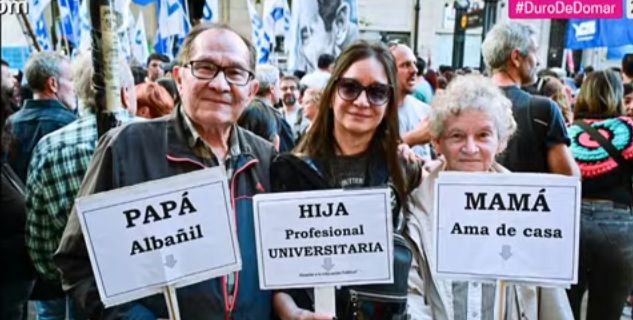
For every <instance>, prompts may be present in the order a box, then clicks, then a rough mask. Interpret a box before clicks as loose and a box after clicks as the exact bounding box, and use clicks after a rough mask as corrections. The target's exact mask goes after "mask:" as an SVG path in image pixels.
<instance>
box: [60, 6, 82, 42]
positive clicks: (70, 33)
mask: <svg viewBox="0 0 633 320" xmlns="http://www.w3.org/2000/svg"><path fill="white" fill-rule="evenodd" d="M84 1H86V0H84ZM57 3H58V4H59V18H60V19H61V34H62V36H63V37H66V39H68V41H70V42H72V43H73V44H78V41H79V33H80V30H79V29H80V23H81V22H80V14H79V1H78V0H59V1H58V2H57Z"/></svg>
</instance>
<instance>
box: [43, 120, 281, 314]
mask: <svg viewBox="0 0 633 320" xmlns="http://www.w3.org/2000/svg"><path fill="white" fill-rule="evenodd" d="M180 114H181V112H179V110H176V111H174V112H173V113H172V114H171V115H169V116H166V117H163V118H159V119H155V120H151V121H146V122H136V123H130V124H128V125H125V126H123V127H121V128H118V129H115V130H111V131H110V132H108V133H107V134H106V135H105V136H104V137H103V138H102V139H101V141H100V142H99V146H98V148H97V150H96V151H95V155H94V158H93V160H92V162H91V164H90V167H89V169H88V172H87V174H86V177H85V178H84V181H83V185H82V187H81V190H80V191H79V196H82V195H86V194H92V193H97V192H101V191H106V190H111V189H116V188H120V187H124V186H130V185H134V184H138V183H141V182H145V181H150V180H156V179H161V178H165V177H169V176H174V175H178V174H182V173H187V172H191V171H194V170H201V169H203V168H204V166H203V165H202V163H203V161H202V159H200V158H199V157H197V156H196V155H194V153H193V151H192V150H191V149H190V148H189V145H188V143H187V138H186V135H185V128H184V127H183V125H184V122H183V119H178V118H177V117H181V115H180ZM234 132H236V133H237V135H238V139H239V143H240V148H241V154H240V155H239V156H238V157H237V158H238V159H236V161H235V162H234V163H235V166H234V174H233V177H231V181H230V188H231V204H232V206H233V209H234V210H235V212H236V219H237V234H238V238H239V244H240V251H241V255H242V270H241V271H240V272H239V288H238V289H236V290H235V291H234V292H237V303H236V307H235V309H234V311H233V313H232V314H231V316H232V317H233V318H234V319H268V318H269V317H270V314H271V304H272V302H271V293H270V292H269V291H262V290H260V289H259V283H258V274H257V260H256V256H257V255H256V249H255V231H254V224H253V206H252V196H253V195H255V194H256V193H259V192H264V191H265V190H268V187H269V178H268V177H269V165H270V162H271V160H272V157H273V156H274V155H275V151H274V150H273V146H272V145H271V144H270V143H268V142H266V141H265V140H263V139H261V138H259V137H257V136H255V135H254V134H252V133H251V132H248V131H246V130H243V129H241V128H239V127H238V128H236V131H234ZM212 258H213V257H209V259H212ZM54 261H55V263H56V264H57V266H58V267H59V268H60V270H61V273H62V282H63V286H64V290H66V291H69V292H70V293H71V294H72V295H73V296H74V298H75V299H76V301H77V302H78V304H79V306H80V307H81V308H82V309H84V311H85V312H86V315H88V316H89V317H90V318H94V319H118V318H129V317H133V316H137V315H143V316H141V317H139V318H140V319H153V318H156V317H158V318H168V311H167V309H166V306H165V298H164V297H163V296H162V295H155V296H151V297H148V298H144V299H140V300H136V301H134V302H131V303H127V304H124V305H120V306H116V307H113V308H108V309H105V310H104V309H103V306H102V304H101V303H100V302H99V295H98V291H97V287H96V284H95V280H94V275H93V273H92V269H91V267H90V260H89V258H88V253H87V251H86V246H85V243H84V239H83V236H82V233H81V228H80V225H79V220H78V218H77V213H76V211H75V210H74V209H73V212H72V213H71V215H70V218H69V221H68V224H67V225H66V230H65V231H64V235H63V237H62V240H61V243H60V246H59V248H58V250H57V252H56V253H55V256H54ZM130 276H134V275H130ZM236 282H237V281H236ZM222 291H223V286H222V279H221V278H216V279H212V280H208V281H203V282H200V283H197V284H193V285H190V286H187V287H183V288H180V289H178V290H177V297H178V302H179V307H180V315H181V318H182V319H194V320H195V319H205V320H208V319H225V312H224V310H225V305H224V298H223V293H222Z"/></svg>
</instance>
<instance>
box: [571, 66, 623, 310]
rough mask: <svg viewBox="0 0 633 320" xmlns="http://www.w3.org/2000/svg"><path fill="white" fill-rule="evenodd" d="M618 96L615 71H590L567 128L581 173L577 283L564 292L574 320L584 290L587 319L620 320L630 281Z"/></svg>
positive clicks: (619, 89) (620, 96)
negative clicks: (586, 301) (586, 297)
mask: <svg viewBox="0 0 633 320" xmlns="http://www.w3.org/2000/svg"><path fill="white" fill-rule="evenodd" d="M622 100H623V86H622V81H621V80H620V76H619V75H618V74H617V73H615V72H613V71H610V70H605V71H594V72H592V73H591V74H589V75H588V76H587V78H585V80H584V81H583V83H582V87H580V93H579V94H578V99H577V101H576V108H575V113H576V114H575V116H576V118H577V119H578V121H576V122H574V124H573V125H572V126H571V127H569V129H568V131H569V136H570V137H571V151H572V153H573V155H574V159H575V160H576V163H578V166H579V167H580V172H581V173H582V210H581V220H580V267H579V271H578V284H577V285H574V286H572V287H571V289H570V290H569V291H568V292H567V294H568V296H569V300H570V302H571V305H572V309H573V311H574V316H576V319H579V318H580V306H581V303H582V297H583V295H584V293H585V291H587V290H588V291H589V301H588V303H587V319H588V320H592V319H600V320H602V319H605V320H611V319H616V320H617V319H620V315H621V314H622V309H623V308H624V303H625V301H626V297H627V293H628V290H630V289H631V285H632V284H633V211H632V210H631V205H633V190H632V188H631V175H632V174H633V169H632V168H633V120H631V118H630V117H627V116H623V115H622V111H623V110H622V109H623V102H622ZM601 136H604V138H603V139H600V137H601ZM601 140H602V141H601Z"/></svg>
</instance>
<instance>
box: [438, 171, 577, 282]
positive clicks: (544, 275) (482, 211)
mask: <svg viewBox="0 0 633 320" xmlns="http://www.w3.org/2000/svg"><path fill="white" fill-rule="evenodd" d="M435 203H436V204H437V205H436V206H435V212H434V214H435V218H434V221H435V223H434V226H433V228H434V230H435V232H434V234H435V239H434V252H433V254H434V259H433V261H435V265H434V266H433V268H434V271H435V272H436V273H437V274H438V275H439V276H443V277H447V278H465V279H505V280H514V281H529V282H538V283H551V284H570V283H576V281H577V277H578V272H577V271H578V245H579V242H578V238H579V232H580V229H579V228H580V180H579V179H578V178H574V177H565V176H560V175H551V174H527V173H512V174H491V173H484V174H474V173H450V172H446V173H442V174H440V176H439V178H438V180H437V182H436V185H435Z"/></svg>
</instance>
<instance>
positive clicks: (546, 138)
mask: <svg viewBox="0 0 633 320" xmlns="http://www.w3.org/2000/svg"><path fill="white" fill-rule="evenodd" d="M537 52H538V42H537V40H536V31H535V30H534V29H533V28H532V27H530V26H528V25H525V24H521V23H517V22H502V23H498V24H496V25H495V26H494V27H493V28H492V29H491V30H490V32H488V34H487V35H486V39H485V40H484V42H483V43H482V54H483V57H484V61H485V63H486V65H487V66H488V67H489V68H490V70H491V72H492V76H491V77H492V80H493V82H494V83H495V84H496V85H497V86H499V87H500V88H501V89H502V90H503V91H504V93H505V94H506V96H507V97H508V98H509V99H510V101H512V113H513V116H514V120H515V121H516V122H517V125H518V130H517V132H518V133H517V135H515V136H514V137H513V138H512V139H510V141H508V148H507V149H506V152H504V153H502V154H500V156H499V158H498V159H497V160H498V161H499V163H500V164H502V165H504V166H506V167H507V168H508V169H509V170H511V171H516V172H547V173H558V174H563V175H570V176H579V175H580V172H579V170H578V166H577V165H576V163H575V162H574V159H573V157H572V155H571V152H570V151H569V148H568V145H569V143H570V141H569V137H568V136H567V130H566V128H565V121H564V119H563V117H562V114H561V112H560V110H559V108H558V106H557V105H556V104H555V103H554V102H553V101H552V100H550V99H547V98H543V97H537V96H532V95H531V94H529V93H527V92H525V91H523V90H522V89H521V87H524V86H528V85H531V84H533V83H535V82H536V80H537V68H538V57H537V54H536V53H537Z"/></svg>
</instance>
